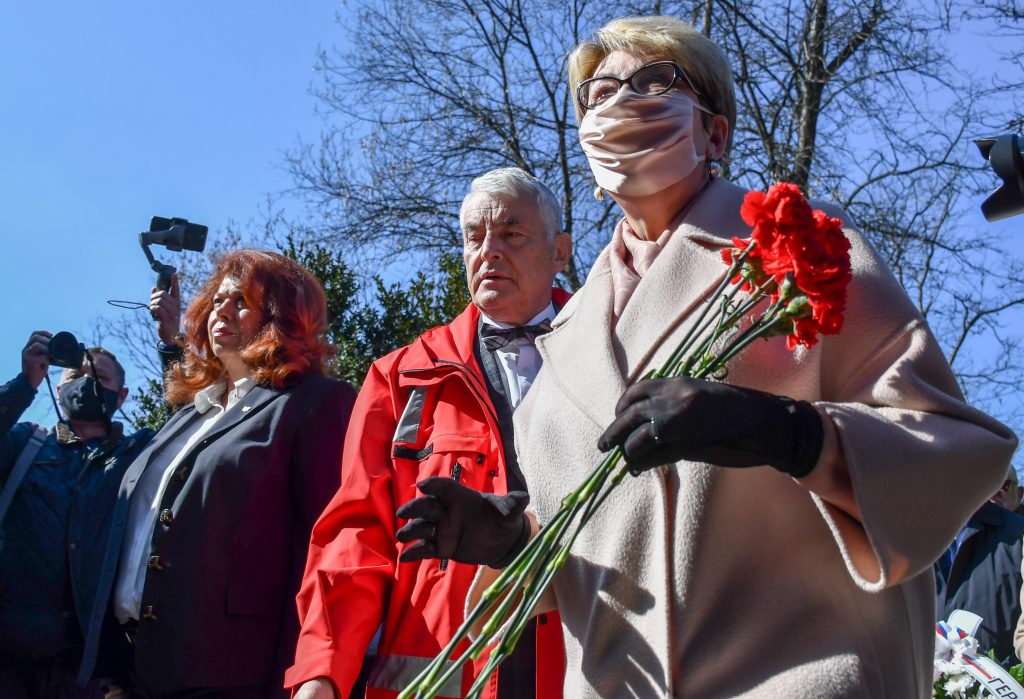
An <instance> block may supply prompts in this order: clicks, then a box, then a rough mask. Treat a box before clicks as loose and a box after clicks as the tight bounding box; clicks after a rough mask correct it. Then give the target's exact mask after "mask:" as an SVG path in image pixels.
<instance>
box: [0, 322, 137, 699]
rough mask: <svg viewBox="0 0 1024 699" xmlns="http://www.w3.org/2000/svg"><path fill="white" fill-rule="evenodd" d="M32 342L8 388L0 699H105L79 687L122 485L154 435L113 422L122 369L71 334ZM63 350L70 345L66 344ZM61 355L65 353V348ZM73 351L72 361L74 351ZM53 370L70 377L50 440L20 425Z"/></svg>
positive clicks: (0, 555)
mask: <svg viewBox="0 0 1024 699" xmlns="http://www.w3.org/2000/svg"><path fill="white" fill-rule="evenodd" d="M54 337H55V336H53V335H51V334H50V333H49V332H46V331H42V330H38V331H36V332H34V333H32V335H31V337H29V339H28V343H27V344H26V345H25V348H24V349H23V350H22V353H21V373H20V374H18V375H17V376H16V377H15V378H14V379H13V380H11V381H9V382H8V383H7V384H6V385H4V386H2V387H0V696H2V697H5V699H21V698H23V697H24V698H36V697H39V698H40V699H42V698H45V699H62V698H64V697H75V698H81V697H91V696H95V695H96V692H97V688H96V686H95V685H89V686H86V687H85V688H79V687H77V686H76V684H75V676H76V674H77V672H78V667H79V663H80V661H81V657H82V650H83V646H84V641H83V638H84V629H85V628H86V624H87V622H88V620H89V618H90V616H91V611H92V604H93V600H94V597H95V593H96V586H97V581H98V580H99V576H100V566H101V563H102V561H103V551H104V547H105V545H106V541H107V538H108V536H109V533H110V525H111V515H112V513H113V511H114V502H115V500H116V499H117V492H118V488H119V486H120V484H121V477H122V476H123V475H124V473H125V471H126V470H127V468H128V466H129V464H131V463H132V462H133V461H134V460H135V457H136V456H138V454H139V453H140V452H141V451H142V449H143V448H144V447H145V446H146V445H147V444H148V443H149V440H150V439H151V438H152V436H153V432H152V431H151V430H139V431H138V432H135V433H134V434H131V435H126V434H125V430H124V427H123V425H122V424H121V423H120V422H116V421H114V420H113V419H112V418H113V415H114V411H115V410H117V408H119V407H120V406H121V404H122V403H123V402H124V400H125V398H126V397H127V395H128V388H127V387H126V386H125V372H124V368H123V367H122V366H121V364H120V363H119V362H118V361H117V358H116V357H115V356H114V355H113V354H111V353H110V352H109V351H107V350H105V349H103V348H102V347H92V348H89V349H85V348H84V347H82V346H81V345H79V344H78V342H77V340H75V339H74V338H73V336H71V335H70V333H60V334H59V335H58V336H56V337H57V340H54V342H53V344H52V345H51V339H53V338H54ZM61 340H63V341H64V342H61ZM58 346H59V348H58ZM69 349H70V351H68V350H69ZM50 366H64V367H65V368H64V372H63V374H62V376H61V380H60V383H59V384H58V386H57V395H58V402H59V404H60V413H61V414H60V415H59V420H58V422H57V424H56V425H55V426H54V427H53V428H52V429H49V430H47V429H44V428H43V427H41V426H39V425H36V424H33V423H31V422H18V419H19V418H20V417H21V415H22V413H23V412H24V411H25V410H26V409H27V408H28V407H29V405H31V403H32V401H33V400H34V399H35V397H36V394H37V392H38V388H39V385H40V384H41V383H42V382H43V380H44V379H45V378H46V375H47V372H48V370H49V368H50Z"/></svg>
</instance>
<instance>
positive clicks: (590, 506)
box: [467, 447, 622, 697]
mask: <svg viewBox="0 0 1024 699" xmlns="http://www.w3.org/2000/svg"><path fill="white" fill-rule="evenodd" d="M621 459H622V450H621V449H619V448H618V447H616V448H615V449H614V450H612V451H611V452H610V453H609V458H606V459H605V460H604V461H603V462H602V467H601V469H600V476H601V477H600V479H599V481H600V482H599V483H596V484H595V487H593V488H592V489H591V490H590V493H591V494H590V495H589V496H588V497H587V498H586V500H584V501H580V502H579V503H578V504H579V505H583V504H584V502H585V503H586V508H585V509H584V511H583V514H582V516H581V519H580V522H579V523H577V526H576V528H575V529H574V530H573V533H572V534H571V536H570V538H569V540H568V541H567V542H566V543H564V544H559V543H555V546H558V547H559V548H558V552H557V554H556V555H555V557H554V560H553V561H551V562H548V563H547V564H546V565H545V567H544V570H543V572H542V573H541V575H540V576H539V577H536V578H534V579H533V581H532V582H531V583H530V585H529V586H528V587H527V589H526V590H525V591H524V592H523V598H522V601H521V602H520V603H519V606H518V607H517V609H516V610H515V611H514V612H513V616H512V618H511V619H509V621H508V626H507V628H506V630H505V633H504V635H503V637H502V640H501V641H500V643H499V644H498V645H497V646H496V647H495V649H494V650H492V652H491V655H490V657H489V658H488V661H487V664H486V665H485V666H484V668H483V669H482V670H481V672H480V674H479V676H478V677H477V680H476V682H474V684H473V686H472V687H471V688H470V691H469V694H468V695H467V696H469V697H478V696H479V695H480V692H481V691H482V690H483V688H484V686H485V685H486V682H487V680H488V678H489V676H490V675H491V673H492V672H493V670H494V669H496V668H497V667H498V666H499V665H500V664H501V663H502V662H503V661H504V660H505V658H507V657H508V656H509V655H511V653H512V651H513V650H514V648H515V645H516V643H518V641H519V638H520V636H521V635H522V633H523V631H525V630H526V627H527V625H528V624H529V622H530V619H532V618H533V610H534V609H536V607H537V604H538V603H539V602H540V600H541V597H543V595H544V593H545V591H546V590H547V589H548V587H549V585H550V584H551V581H552V580H553V579H554V576H555V574H556V573H557V572H558V571H559V570H560V569H561V568H562V565H563V564H564V563H565V560H566V559H567V557H568V554H569V551H570V550H571V549H572V546H573V544H574V542H575V541H576V537H577V536H579V534H580V532H582V530H583V527H584V526H585V523H586V522H588V521H590V519H591V517H593V515H594V512H596V510H597V508H598V507H600V505H601V504H602V503H603V502H604V500H605V499H606V498H607V496H608V494H609V493H611V491H612V489H613V487H614V486H612V487H607V488H605V487H603V486H604V485H605V483H606V481H607V478H608V477H609V476H610V475H611V473H612V471H613V470H614V469H615V466H616V465H617V464H618V463H619V461H620V460H621ZM598 493H599V495H597V496H596V497H595V494H598ZM562 533H563V534H564V530H563V532H562ZM561 538H562V537H561V536H560V537H558V540H560V539H561ZM552 552H553V550H552ZM501 613H503V612H496V613H495V614H494V615H493V616H492V617H491V618H492V619H495V618H496V617H498V616H500V614H501Z"/></svg>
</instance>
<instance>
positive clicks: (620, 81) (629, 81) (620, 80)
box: [576, 61, 704, 112]
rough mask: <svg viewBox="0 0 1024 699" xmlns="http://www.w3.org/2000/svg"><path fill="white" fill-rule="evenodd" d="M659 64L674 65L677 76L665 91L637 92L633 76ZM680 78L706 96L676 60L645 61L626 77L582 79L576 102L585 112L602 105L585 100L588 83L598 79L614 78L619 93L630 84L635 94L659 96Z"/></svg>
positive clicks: (611, 76)
mask: <svg viewBox="0 0 1024 699" xmlns="http://www.w3.org/2000/svg"><path fill="white" fill-rule="evenodd" d="M659 65H670V66H672V67H673V68H674V69H675V78H673V79H672V82H671V83H669V85H668V87H666V88H665V89H664V91H662V92H655V93H654V94H653V95H641V94H640V93H639V92H637V89H636V87H635V86H634V85H633V78H635V77H636V74H637V73H639V72H640V71H642V70H646V69H648V68H650V67H651V66H659ZM679 78H682V79H683V80H684V81H686V85H687V86H688V87H689V88H690V89H691V90H693V93H694V94H695V95H697V96H698V97H703V96H704V95H703V94H702V93H701V91H700V90H698V89H697V88H696V87H695V86H694V84H693V81H692V80H690V76H689V75H687V74H686V71H685V70H683V68H682V66H680V65H679V64H678V63H676V62H675V61H651V62H650V63H645V64H644V65H642V66H640V67H639V68H637V69H636V70H634V71H633V72H632V73H631V74H630V75H629V76H628V77H625V78H617V77H615V76H614V75H595V76H594V77H592V78H587V79H586V80H584V81H582V82H581V83H580V84H579V85H577V86H576V103H577V104H579V105H580V108H581V109H582V110H583V111H584V112H586V111H590V110H591V109H596V108H597V107H599V106H601V105H595V106H594V107H588V106H587V105H586V104H585V103H584V102H583V92H582V91H583V88H584V87H585V86H586V85H587V83H592V82H596V81H597V80H614V81H615V82H617V83H618V84H619V87H618V88H617V89H616V90H615V92H616V93H618V91H619V90H621V89H622V86H623V85H626V84H629V89H630V90H632V91H633V92H634V93H635V94H637V95H639V96H640V97H658V96H660V95H664V94H665V93H666V92H668V91H669V90H671V89H672V88H673V87H675V85H676V83H677V82H679Z"/></svg>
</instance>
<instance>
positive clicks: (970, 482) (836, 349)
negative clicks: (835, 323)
mask: <svg viewBox="0 0 1024 699" xmlns="http://www.w3.org/2000/svg"><path fill="white" fill-rule="evenodd" d="M846 232H847V235H848V236H849V237H850V241H851V244H852V249H851V258H852V261H853V270H854V279H853V282H852V283H851V285H850V289H849V296H848V299H847V308H846V320H845V323H844V326H843V329H842V332H841V334H840V335H839V336H837V337H834V338H826V339H825V340H823V341H822V343H821V344H822V348H821V366H820V376H821V378H820V381H821V386H822V396H821V399H822V400H820V401H819V402H818V406H819V407H820V408H822V409H823V410H825V412H826V413H827V414H828V415H829V417H830V418H831V419H832V422H833V424H834V425H835V427H836V431H837V434H838V437H839V441H840V449H841V450H842V454H843V456H844V458H845V460H846V463H847V466H848V468H849V474H850V480H851V484H852V487H853V492H854V497H855V498H856V500H857V505H858V507H859V510H860V520H859V521H857V520H855V519H854V518H853V517H851V516H849V515H847V514H845V513H844V512H842V511H841V510H839V509H838V508H835V507H833V506H832V505H830V504H829V503H827V502H824V501H822V500H820V499H818V498H816V500H817V505H818V507H819V509H820V510H821V512H822V514H823V515H824V517H825V520H826V522H827V523H828V526H829V527H830V528H831V529H832V532H833V535H834V536H835V538H836V540H837V541H838V542H839V546H840V549H841V551H842V554H843V557H844V559H845V560H846V564H847V567H848V569H849V571H850V573H851V575H852V576H853V578H854V580H855V581H856V583H857V584H858V585H859V586H860V587H862V588H863V589H865V590H868V591H873V590H879V589H883V588H885V587H889V586H892V585H896V584H899V583H901V582H903V581H905V580H906V579H908V578H910V577H913V576H915V575H918V574H920V573H922V572H923V571H926V570H928V569H930V567H931V565H932V563H933V562H934V561H935V560H936V559H937V558H938V557H939V556H940V555H941V554H942V552H943V551H944V550H945V549H946V547H947V546H948V545H949V542H950V541H951V540H952V539H953V537H954V536H955V534H956V532H957V531H958V530H959V529H960V527H961V526H962V525H963V524H964V522H966V521H967V519H968V518H969V517H970V516H971V514H972V513H973V512H974V511H975V510H976V509H977V508H978V507H979V506H980V505H981V503H983V502H984V501H985V500H986V499H987V498H988V497H989V496H990V495H991V494H992V493H994V492H995V491H996V489H997V488H998V487H999V484H1000V483H1001V482H1002V480H1003V479H1004V478H1005V475H1006V471H1007V467H1008V465H1009V462H1010V457H1011V456H1012V455H1013V452H1014V449H1015V448H1016V445H1017V439H1016V436H1015V435H1014V434H1013V432H1012V431H1011V430H1010V429H1009V428H1007V427H1005V426H1004V425H1002V424H1001V423H999V422H998V421H997V420H995V419H993V418H991V417H989V416H988V415H986V414H984V413H982V412H980V411H978V410H975V409H974V408H972V407H970V406H969V405H967V404H966V403H965V402H964V399H963V396H962V394H961V392H960V389H959V387H958V385H957V381H956V379H955V377H954V376H953V372H952V370H951V369H950V367H949V364H948V363H947V361H946V358H945V356H944V354H943V352H942V349H941V347H940V346H939V344H938V343H937V342H936V340H935V338H934V337H933V336H932V334H931V331H930V330H929V329H928V326H927V324H926V323H925V321H924V320H923V319H922V318H921V316H920V314H919V313H918V311H917V309H916V308H915V307H914V306H913V304H912V303H911V301H910V299H909V298H908V297H907V295H906V293H905V292H904V291H903V289H902V287H901V286H900V285H899V283H898V282H897V281H896V279H895V277H893V275H892V273H891V272H889V270H888V269H887V268H886V266H885V264H884V263H883V262H882V261H881V260H880V259H879V257H878V255H877V253H875V252H874V251H873V250H872V248H871V246H870V245H869V244H868V243H867V242H866V241H865V240H864V239H863V238H861V237H860V235H859V234H858V233H857V232H856V231H855V230H852V229H851V228H848V229H847V231H846Z"/></svg>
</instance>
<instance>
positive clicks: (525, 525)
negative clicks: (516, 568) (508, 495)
mask: <svg viewBox="0 0 1024 699" xmlns="http://www.w3.org/2000/svg"><path fill="white" fill-rule="evenodd" d="M519 519H520V522H521V527H520V529H519V536H517V537H516V540H515V541H514V542H512V546H510V547H509V549H508V551H506V552H505V555H504V556H502V557H501V559H500V560H498V561H495V562H494V563H488V566H490V567H491V568H505V567H506V566H508V564H509V563H511V562H512V561H514V560H515V558H516V556H518V555H519V552H520V551H522V550H523V549H524V548H526V544H527V543H529V541H530V519H529V518H528V517H527V516H526V515H519Z"/></svg>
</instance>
